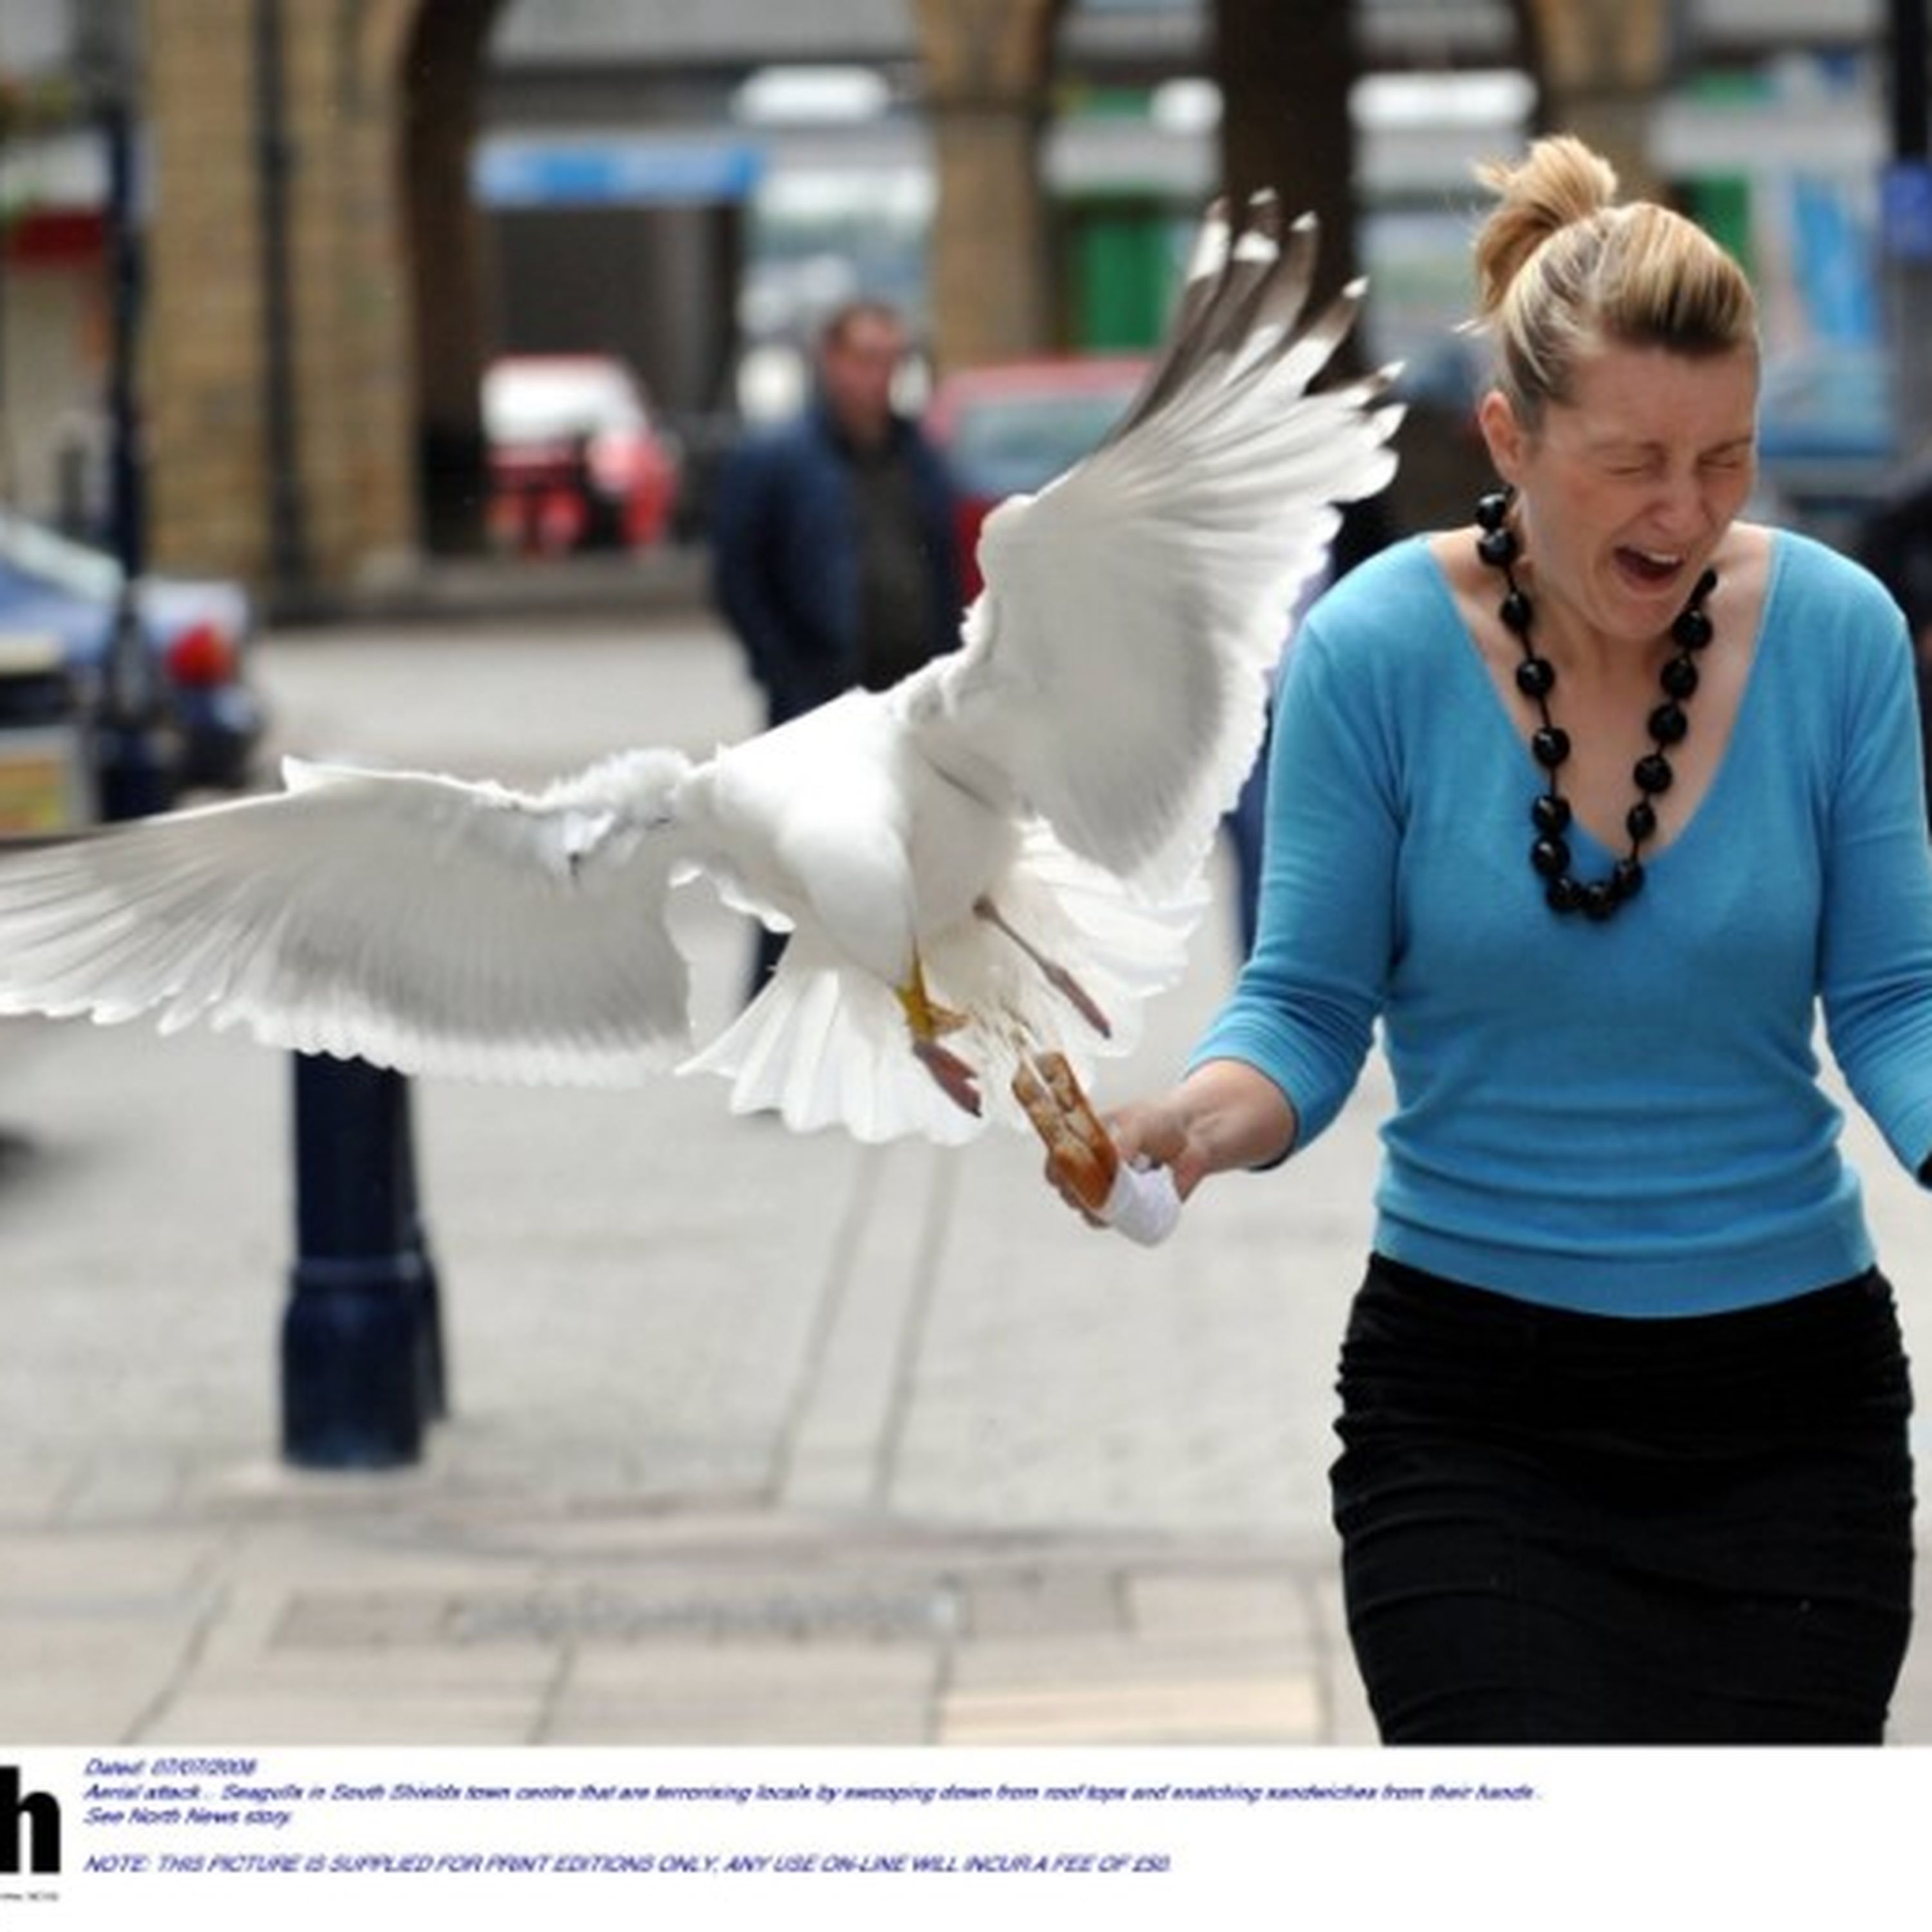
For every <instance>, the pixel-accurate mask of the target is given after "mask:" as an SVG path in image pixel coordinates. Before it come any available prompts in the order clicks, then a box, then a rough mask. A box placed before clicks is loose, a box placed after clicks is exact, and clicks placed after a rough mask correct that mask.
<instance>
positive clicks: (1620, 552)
mask: <svg viewBox="0 0 1932 1932" xmlns="http://www.w3.org/2000/svg"><path fill="white" fill-rule="evenodd" d="M1616 561H1617V568H1618V569H1619V570H1620V571H1622V573H1623V574H1624V575H1625V577H1628V578H1630V579H1631V581H1632V582H1634V583H1637V584H1639V585H1640V586H1642V587H1643V589H1646V590H1660V589H1663V588H1664V586H1666V585H1667V584H1670V583H1674V582H1676V580H1677V578H1678V577H1679V575H1680V574H1682V571H1683V568H1684V556H1683V553H1682V552H1681V551H1679V550H1641V549H1639V548H1637V547H1636V546H1634V545H1633V544H1619V546H1618V548H1617V552H1616Z"/></svg>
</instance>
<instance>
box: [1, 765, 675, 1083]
mask: <svg viewBox="0 0 1932 1932" xmlns="http://www.w3.org/2000/svg"><path fill="white" fill-rule="evenodd" d="M685 769H686V766H685V760H683V759H682V757H680V756H679V754H676V753H675V752H668V751H649V752H639V753H634V754H629V755H628V757H624V758H620V759H615V760H610V762H609V763H607V764H604V765H602V766H597V767H595V768H594V769H592V770H591V771H589V772H586V773H584V774H583V775H580V777H578V778H574V779H572V780H568V781H565V782H563V783H562V784H559V785H557V786H556V787H553V788H552V789H551V790H549V791H548V792H546V793H541V794H538V795H525V794H522V793H517V792H514V791H510V790H505V789H504V788H502V787H499V786H497V785H494V784H469V783H466V782H463V781H458V780H457V779H454V778H439V777H432V776H428V775H421V774H416V773H404V772H363V771H355V770H350V769H343V768H330V767H323V766H305V765H302V764H298V763H290V765H289V766H287V767H285V773H286V775H287V779H288V781H289V785H290V789H289V790H287V791H285V792H284V793H278V794H275V795H273V796H264V797H260V798H251V799H240V800H237V801H234V802H227V803H223V804H220V805H211V806H208V807H205V808H201V809H199V810H195V811H184V812H178V813H175V814H169V815H167V816H165V817H157V818H152V819H146V820H137V821H135V822H133V823H130V824H127V825H125V826H115V827H113V828H111V829H107V830H104V831H101V832H95V833H92V834H89V835H85V836H83V837H82V838H79V839H77V840H74V841H69V842H67V843H65V844H58V845H53V846H49V847H41V848H38V849H34V850H25V851H22V852H20V853H13V854H10V855H7V856H5V857H4V858H0V1012H5V1013H52V1014H57V1015H64V1014H74V1013H89V1014H92V1016H94V1017H95V1019H98V1020H101V1021H112V1020H124V1019H133V1018H135V1017H136V1016H140V1015H148V1016H151V1017H153V1018H154V1019H156V1020H157V1021H158V1022H159V1023H160V1026H161V1028H163V1031H173V1030H175V1029H176V1028H180V1027H183V1026H186V1025H189V1024H190V1023H192V1022H198V1021H205V1022H208V1024H210V1025H213V1026H215V1027H229V1026H239V1027H241V1028H245V1030H246V1031H248V1032H249V1033H250V1034H252V1035H253V1036H254V1038H255V1039H256V1040H258V1041H260V1042H261V1043H263V1044H264V1045H267V1046H281V1047H287V1048H289V1049H293V1050H296V1051H298V1052H315V1053H329V1054H334V1055H339V1056H341V1057H343V1058H363V1059H366V1060H368V1061H372V1062H374V1063H375V1064H377V1065H380V1066H386V1067H395V1068H398V1069H399V1070H401V1071H403V1072H405V1073H446V1074H451V1075H455V1076H467V1077H473V1078H477V1079H496V1080H511V1081H522V1082H530V1083H539V1082H544V1083H550V1082H554V1083H559V1084H566V1083H567V1084H580V1085H616V1084H622V1083H626V1082H634V1081H635V1080H636V1079H638V1078H640V1076H642V1075H643V1073H645V1072H646V1070H648V1069H649V1068H651V1067H655V1066H659V1065H662V1064H665V1063H666V1061H667V1058H668V1057H669V1049H673V1048H681V1047H682V1046H685V1044H686V1043H687V1035H688V1022H687V1019H686V1007H687V1003H686V994H687V978H688V976H687V972H686V968H685V962H684V961H683V959H682V956H681V955H680V954H679V952H678V950H677V948H676V944H675V943H674V942H673V940H672V938H671V937H670V933H669V932H668V931H667V928H666V925H665V921H664V901H665V898H666V896H667V892H668V889H669V886H670V879H671V874H672V871H673V867H674V866H676V865H678V864H679V862H680V860H681V858H682V856H684V854H683V853H682V850H681V849H680V841H679V837H678V835H677V833H678V827H677V826H676V822H675V814H674V809H673V801H674V799H675V796H676V785H677V783H678V781H679V778H680V776H681V775H682V772H684V771H685Z"/></svg>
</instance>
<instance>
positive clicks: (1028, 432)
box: [926, 356, 1148, 596]
mask: <svg viewBox="0 0 1932 1932" xmlns="http://www.w3.org/2000/svg"><path fill="white" fill-rule="evenodd" d="M1147 372H1148V358H1147V357H1145V356H1049V357H1043V358H1039V359H1034V360H1032V361H1028V362H1001V363H988V364H985V365H982V366H980V368H973V369H960V370H956V371H953V374H950V375H947V376H944V377H941V379H940V380H939V381H938V383H937V384H936V385H935V387H934V389H933V392H932V399H931V401H929V403H928V404H927V406H926V429H927V431H928V433H929V434H930V435H931V436H932V439H933V440H934V442H935V443H937V444H938V446H939V448H940V449H941V450H942V451H943V452H944V453H945V455H946V458H947V463H948V464H949V465H950V467H951V469H952V472H953V486H954V487H955V488H956V490H958V491H959V553H960V561H961V565H962V570H963V571H964V573H965V586H966V590H967V594H968V595H969V596H970V595H976V594H977V592H978V590H979V588H980V573H979V567H978V565H977V562H976V560H975V554H974V553H975V552H976V551H977V549H978V547H979V542H980V525H981V524H982V523H984V522H985V521H986V515H987V513H988V511H990V510H991V509H992V508H993V506H994V505H995V504H996V503H998V502H1001V500H1002V499H1004V498H1006V497H1008V496H1013V495H1014V494H1016V493H1019V492H1021V491H1031V490H1037V489H1039V488H1040V486H1041V485H1042V484H1045V483H1049V482H1051V481H1052V479H1053V478H1055V477H1056V476H1058V475H1059V474H1060V472H1061V471H1062V470H1063V469H1067V467H1068V466H1070V465H1071V464H1073V463H1075V462H1077V461H1078V460H1079V458H1082V457H1083V456H1085V455H1087V454H1088V452H1090V451H1091V450H1092V449H1094V447H1095V446H1096V445H1097V444H1098V443H1100V440H1101V439H1102V438H1103V437H1105V436H1106V434H1107V431H1109V429H1110V428H1112V426H1113V425H1114V424H1115V422H1117V421H1118V419H1119V418H1120V417H1121V416H1122V415H1123V414H1124V413H1125V411H1126V410H1127V405H1128V404H1129V403H1130V402H1131V401H1133V398H1134V394H1135V392H1136V390H1138V389H1139V387H1140V386H1141V382H1142V378H1143V377H1145V375H1146V374H1147Z"/></svg>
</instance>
